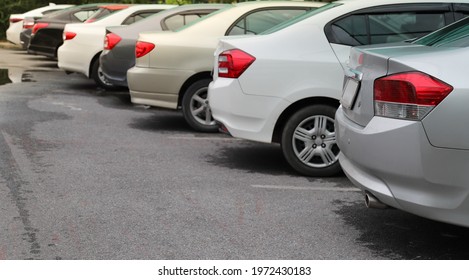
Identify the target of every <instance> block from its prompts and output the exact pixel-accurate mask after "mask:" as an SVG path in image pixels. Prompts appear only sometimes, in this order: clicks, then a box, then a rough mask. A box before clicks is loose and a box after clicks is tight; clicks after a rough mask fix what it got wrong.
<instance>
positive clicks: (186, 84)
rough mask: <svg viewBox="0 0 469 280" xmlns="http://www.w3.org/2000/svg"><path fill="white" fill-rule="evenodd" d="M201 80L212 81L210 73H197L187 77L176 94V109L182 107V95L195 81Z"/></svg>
mask: <svg viewBox="0 0 469 280" xmlns="http://www.w3.org/2000/svg"><path fill="white" fill-rule="evenodd" d="M202 79H212V73H211V72H210V71H204V72H199V73H196V74H194V75H192V76H191V77H189V78H188V79H187V80H186V81H185V82H184V84H183V85H182V86H181V89H180V90H179V94H178V105H177V106H178V108H180V107H181V106H182V98H183V97H184V93H185V92H186V90H187V89H188V88H189V87H190V86H191V85H192V84H193V83H195V82H196V81H199V80H202Z"/></svg>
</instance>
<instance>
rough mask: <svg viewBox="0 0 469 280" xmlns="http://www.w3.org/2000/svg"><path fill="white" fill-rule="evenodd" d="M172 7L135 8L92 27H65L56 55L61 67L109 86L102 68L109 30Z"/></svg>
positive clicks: (96, 22) (141, 6) (100, 21)
mask: <svg viewBox="0 0 469 280" xmlns="http://www.w3.org/2000/svg"><path fill="white" fill-rule="evenodd" d="M173 7H176V5H160V4H149V5H133V6H130V7H129V8H126V9H123V10H121V11H118V12H115V13H113V14H111V15H109V16H107V17H104V18H102V19H100V20H97V21H94V22H91V23H70V24H67V25H65V28H64V32H63V34H64V35H63V37H64V43H63V45H62V46H61V47H60V48H59V49H58V52H57V58H58V67H59V68H60V69H63V70H65V71H67V72H76V73H81V74H84V75H85V76H86V77H88V78H93V79H94V80H95V82H96V84H97V85H101V86H103V85H106V84H107V82H106V80H105V78H104V75H103V74H102V72H101V71H100V67H99V56H100V54H101V52H102V50H103V42H104V38H105V36H106V27H107V26H115V25H127V24H131V23H134V22H136V21H138V20H140V19H143V18H145V17H148V16H150V15H153V14H155V13H157V12H160V11H162V10H166V9H170V8H173Z"/></svg>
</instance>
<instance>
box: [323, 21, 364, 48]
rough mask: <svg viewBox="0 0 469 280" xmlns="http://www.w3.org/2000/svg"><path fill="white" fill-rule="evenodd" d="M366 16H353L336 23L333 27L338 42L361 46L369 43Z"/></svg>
mask: <svg viewBox="0 0 469 280" xmlns="http://www.w3.org/2000/svg"><path fill="white" fill-rule="evenodd" d="M366 25H367V24H366V18H365V15H351V16H348V17H345V18H343V19H341V20H338V21H336V22H334V23H333V24H332V26H331V28H332V34H333V36H334V38H335V41H336V42H340V43H341V44H343V45H349V46H359V45H365V44H367V43H368V34H367V32H366V31H367V27H366Z"/></svg>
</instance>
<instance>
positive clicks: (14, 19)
mask: <svg viewBox="0 0 469 280" xmlns="http://www.w3.org/2000/svg"><path fill="white" fill-rule="evenodd" d="M22 20H23V19H22V18H10V23H16V22H20V21H22Z"/></svg>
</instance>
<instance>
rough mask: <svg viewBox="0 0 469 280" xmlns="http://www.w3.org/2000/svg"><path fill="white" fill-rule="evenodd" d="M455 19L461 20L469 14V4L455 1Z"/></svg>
mask: <svg viewBox="0 0 469 280" xmlns="http://www.w3.org/2000/svg"><path fill="white" fill-rule="evenodd" d="M453 10H454V19H455V20H460V19H463V18H465V17H467V16H469V4H464V3H455V4H453Z"/></svg>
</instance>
